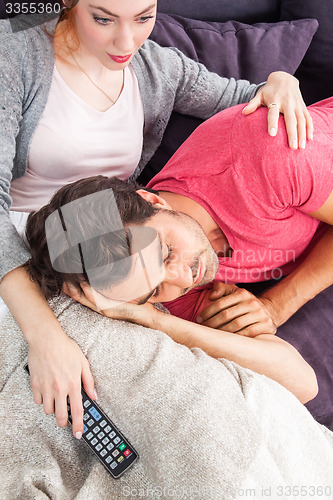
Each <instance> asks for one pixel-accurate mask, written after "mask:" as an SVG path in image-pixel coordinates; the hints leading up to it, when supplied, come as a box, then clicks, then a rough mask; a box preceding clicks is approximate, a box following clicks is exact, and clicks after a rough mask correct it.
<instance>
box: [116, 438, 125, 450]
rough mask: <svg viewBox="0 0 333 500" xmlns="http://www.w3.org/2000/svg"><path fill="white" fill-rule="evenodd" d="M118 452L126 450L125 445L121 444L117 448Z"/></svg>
mask: <svg viewBox="0 0 333 500" xmlns="http://www.w3.org/2000/svg"><path fill="white" fill-rule="evenodd" d="M115 441H116V440H115ZM118 448H119V450H120V451H123V450H124V449H125V448H126V444H125V443H121V444H120V445H119V446H118Z"/></svg>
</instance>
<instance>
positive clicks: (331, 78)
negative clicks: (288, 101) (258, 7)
mask: <svg viewBox="0 0 333 500" xmlns="http://www.w3.org/2000/svg"><path fill="white" fill-rule="evenodd" d="M306 17H313V18H315V19H317V20H318V22H319V28H318V31H317V33H316V34H315V35H314V37H313V41H312V43H311V45H310V48H309V50H308V51H307V53H306V55H305V57H304V59H303V61H302V64H301V66H300V68H299V69H298V70H297V72H296V74H295V76H296V77H297V78H298V79H299V80H300V82H301V90H302V93H303V97H304V100H305V102H306V103H307V104H312V103H313V102H317V101H320V100H322V99H326V98H327V97H331V96H332V95H333V3H332V0H317V1H313V0H282V2H281V19H285V20H289V19H299V18H306Z"/></svg>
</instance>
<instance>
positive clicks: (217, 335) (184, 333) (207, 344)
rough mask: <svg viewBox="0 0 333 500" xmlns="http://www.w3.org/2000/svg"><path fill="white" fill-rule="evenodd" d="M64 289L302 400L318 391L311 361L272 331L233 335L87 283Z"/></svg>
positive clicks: (111, 314) (88, 303)
mask: <svg viewBox="0 0 333 500" xmlns="http://www.w3.org/2000/svg"><path fill="white" fill-rule="evenodd" d="M64 289H65V291H66V293H68V294H69V295H71V297H73V298H74V299H75V300H77V301H78V302H80V303H81V304H83V305H85V306H88V307H90V309H93V310H95V311H98V312H100V313H102V314H104V315H105V316H108V317H110V318H114V319H122V320H127V321H131V322H133V323H137V324H140V325H143V326H146V327H148V328H152V329H155V330H160V331H162V332H164V333H166V334H167V335H169V337H171V338H172V339H173V340H174V341H175V342H178V343H179V344H183V345H185V346H187V347H189V348H193V347H199V348H200V349H202V350H203V351H205V352H206V353H207V354H209V355H210V356H212V357H214V358H226V359H228V360H230V361H234V362H235V363H238V364H239V365H241V366H243V367H244V368H249V369H250V370H253V371H255V372H257V373H260V374H263V375H266V376H267V377H269V378H271V379H273V380H276V381H277V382H279V383H280V384H281V385H283V386H284V387H285V388H286V389H288V390H289V391H291V392H292V393H293V394H294V395H295V396H296V397H297V398H298V399H299V400H300V401H301V402H302V403H305V402H307V401H309V400H310V399H313V398H314V397H315V396H316V394H317V392H318V386H317V380H316V375H315V373H314V371H313V370H312V368H311V367H310V365H308V364H307V363H306V361H305V360H304V359H303V358H302V356H301V355H300V354H299V353H298V351H297V350H296V349H294V347H292V346H291V345H290V344H288V343H287V342H285V341H283V340H282V339H279V338H277V337H275V336H273V335H266V334H264V335H257V336H256V337H254V338H248V337H244V336H241V335H234V334H233V333H229V332H226V331H223V330H222V331H218V330H215V329H213V328H209V327H207V326H203V325H199V324H196V323H191V322H189V321H186V320H183V319H181V318H177V317H176V316H172V315H171V314H167V313H164V312H162V311H159V310H157V309H156V308H154V307H153V305H152V304H149V303H146V304H144V305H137V304H132V303H127V304H126V303H119V302H115V301H113V302H112V301H110V300H109V299H106V298H105V297H104V296H102V295H100V294H98V293H97V292H96V291H94V292H93V291H92V289H91V288H90V287H88V286H84V287H83V290H84V294H79V293H78V292H77V290H75V289H74V288H73V287H69V286H68V285H66V286H65V287H64ZM96 300H98V307H97V306H96Z"/></svg>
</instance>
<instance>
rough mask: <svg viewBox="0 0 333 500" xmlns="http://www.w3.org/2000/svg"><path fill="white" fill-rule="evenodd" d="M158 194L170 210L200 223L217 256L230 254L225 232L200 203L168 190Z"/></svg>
mask: <svg viewBox="0 0 333 500" xmlns="http://www.w3.org/2000/svg"><path fill="white" fill-rule="evenodd" d="M159 195H160V196H161V197H162V198H164V200H165V201H166V202H167V203H168V205H170V207H171V208H172V210H175V211H176V212H182V213H184V214H186V215H189V216H190V217H192V218H193V219H194V220H196V221H197V222H198V223H199V224H200V226H201V227H202V229H203V231H204V233H205V234H206V236H207V238H208V239H209V241H210V244H211V245H212V247H213V248H214V250H215V252H216V253H217V254H218V256H219V257H223V256H225V257H228V256H230V255H231V252H232V250H231V248H230V245H229V243H228V240H227V238H226V236H225V234H224V233H223V232H222V230H221V228H220V227H219V226H218V224H217V223H216V222H215V220H214V219H213V217H212V216H211V215H210V214H209V213H208V212H207V210H206V209H205V208H203V207H202V206H201V205H200V203H198V202H196V201H194V200H192V199H191V198H188V197H187V196H183V195H182V194H177V193H171V192H169V191H159Z"/></svg>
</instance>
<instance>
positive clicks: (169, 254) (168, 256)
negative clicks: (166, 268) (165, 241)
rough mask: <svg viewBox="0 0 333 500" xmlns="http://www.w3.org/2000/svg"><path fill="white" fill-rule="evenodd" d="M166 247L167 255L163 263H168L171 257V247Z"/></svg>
mask: <svg viewBox="0 0 333 500" xmlns="http://www.w3.org/2000/svg"><path fill="white" fill-rule="evenodd" d="M167 247H168V255H167V256H166V257H165V259H164V261H163V262H169V261H170V260H171V258H172V255H173V249H172V247H171V246H170V245H167Z"/></svg>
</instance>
